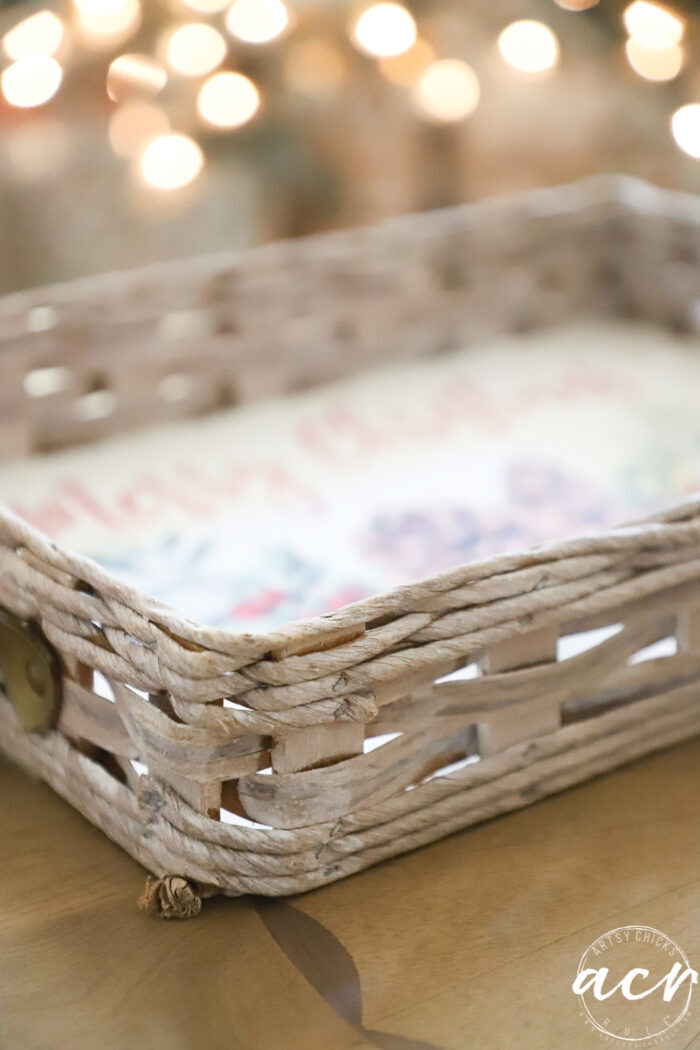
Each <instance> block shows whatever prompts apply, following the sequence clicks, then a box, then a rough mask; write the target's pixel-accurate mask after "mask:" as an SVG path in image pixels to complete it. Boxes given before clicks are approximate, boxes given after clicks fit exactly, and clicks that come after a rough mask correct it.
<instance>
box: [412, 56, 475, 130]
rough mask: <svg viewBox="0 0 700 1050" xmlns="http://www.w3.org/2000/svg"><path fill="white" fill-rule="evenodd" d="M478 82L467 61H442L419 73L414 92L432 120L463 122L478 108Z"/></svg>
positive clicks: (448, 59) (417, 101) (421, 106)
mask: <svg viewBox="0 0 700 1050" xmlns="http://www.w3.org/2000/svg"><path fill="white" fill-rule="evenodd" d="M480 94H481V92H480V89H479V80H478V78H477V75H476V73H475V72H474V70H473V69H472V68H471V66H468V65H467V64H466V62H460V61H459V60H458V59H456V58H444V59H442V60H441V61H439V62H433V64H432V65H430V66H428V68H427V69H426V70H424V72H423V73H422V74H421V76H420V78H419V80H418V83H417V85H416V89H415V100H416V103H417V104H418V106H419V107H420V109H421V110H422V111H423V113H425V114H426V115H427V116H428V117H431V118H432V119H433V120H439V121H444V122H450V121H454V120H464V118H465V117H468V116H469V115H470V114H471V113H473V112H474V110H475V109H476V107H477V106H478V105H479V97H480Z"/></svg>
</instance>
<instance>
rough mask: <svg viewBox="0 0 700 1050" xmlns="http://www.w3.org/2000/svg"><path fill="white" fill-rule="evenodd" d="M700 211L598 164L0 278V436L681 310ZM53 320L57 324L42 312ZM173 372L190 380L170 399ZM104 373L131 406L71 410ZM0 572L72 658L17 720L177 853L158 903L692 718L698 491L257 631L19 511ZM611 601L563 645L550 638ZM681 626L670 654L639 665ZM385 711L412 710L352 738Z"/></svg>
mask: <svg viewBox="0 0 700 1050" xmlns="http://www.w3.org/2000/svg"><path fill="white" fill-rule="evenodd" d="M699 218H700V216H699V215H698V209H697V206H696V205H695V203H694V202H693V201H689V200H688V199H685V198H681V197H677V196H675V195H672V194H667V193H663V192H661V191H654V190H651V189H650V188H648V187H644V186H641V185H640V184H637V183H628V182H625V181H610V182H600V181H597V180H594V181H591V182H589V183H584V184H582V185H580V186H578V187H569V188H564V189H561V190H547V191H538V192H537V193H534V194H529V195H524V196H521V197H519V198H516V199H511V200H507V201H496V202H490V203H488V204H485V205H478V206H466V207H463V208H458V209H455V210H450V211H447V212H443V213H438V214H436V215H427V216H420V217H411V218H408V219H402V220H394V221H391V222H388V223H385V224H383V225H382V226H379V227H377V228H375V229H373V230H366V231H365V230H363V231H354V232H350V233H342V234H333V235H328V236H325V237H321V238H314V239H310V240H308V241H304V242H299V243H296V244H291V245H280V246H278V245H275V246H269V247H265V248H261V249H258V250H256V251H254V252H251V253H249V255H246V256H240V257H226V258H214V259H207V260H199V261H197V262H195V263H188V264H181V265H179V266H173V265H168V266H163V267H155V268H150V269H149V270H148V271H146V272H143V273H140V274H128V275H115V276H112V277H109V278H99V279H90V280H89V281H82V282H75V283H74V284H72V285H66V286H63V287H59V288H56V289H51V290H48V291H47V290H43V291H40V292H31V293H22V294H21V295H15V296H12V297H9V298H8V299H6V300H5V301H4V302H3V303H0V369H2V370H3V377H4V381H3V383H2V385H0V389H1V390H2V393H1V394H0V402H1V401H2V400H3V399H6V400H7V411H6V412H5V411H3V414H2V423H0V436H3V437H6V438H7V440H6V441H5V447H6V448H9V447H10V446H12V447H13V448H14V449H15V450H19V451H23V452H31V451H32V450H35V449H46V448H55V447H60V446H61V445H64V444H66V443H71V442H74V441H76V440H91V439H92V438H95V437H99V436H102V435H103V434H108V433H114V432H116V431H119V430H124V429H128V428H129V427H131V426H133V425H135V424H136V423H138V422H143V421H145V420H146V419H148V420H153V419H154V418H158V419H164V418H176V417H177V416H179V415H188V414H192V413H194V412H201V411H204V410H208V409H212V408H215V407H217V406H220V405H221V404H222V403H225V402H226V401H227V400H231V399H232V398H233V397H235V398H236V399H243V400H245V399H248V398H251V397H256V396H259V395H266V394H270V393H280V392H284V391H290V390H294V389H298V388H300V387H301V386H304V385H307V384H309V383H314V382H318V381H321V380H323V379H326V378H331V377H337V376H338V375H340V374H347V373H348V372H350V371H355V370H358V369H360V368H362V367H364V366H365V365H367V364H369V363H374V362H376V360H377V359H378V358H381V359H382V360H387V359H405V358H407V357H414V356H418V355H419V354H420V353H425V352H430V351H435V350H444V349H447V348H449V347H451V346H454V345H457V344H458V343H464V342H465V341H466V342H468V341H470V340H483V339H484V338H487V337H488V336H490V335H496V334H499V333H501V332H504V331H507V330H512V329H513V328H518V329H522V328H523V327H528V328H529V327H537V326H541V325H545V324H549V323H552V322H556V321H558V320H563V319H565V318H569V317H571V316H575V315H576V314H580V313H581V312H584V311H585V312H588V313H591V312H594V313H595V312H597V313H610V312H615V313H617V314H619V313H624V314H626V315H630V316H634V317H635V318H640V317H644V318H648V319H649V320H653V321H655V322H657V323H659V324H662V325H666V326H669V325H670V326H673V327H674V328H675V329H678V328H683V329H689V328H690V327H691V326H692V324H693V323H694V314H693V310H694V304H695V303H696V302H697V301H698V300H700V265H698V261H699V260H700V221H699ZM176 304H177V309H174V306H175V305H176ZM183 304H184V305H183ZM271 304H272V305H271ZM37 310H39V311H40V312H39V314H38V315H37V313H36V311H37ZM47 311H48V312H47ZM165 316H170V317H171V322H170V327H168V325H163V323H162V322H163V317H165ZM37 317H38V318H39V319H40V320H41V318H43V319H44V320H46V318H49V320H52V319H53V321H54V323H53V324H52V326H51V327H47V326H46V325H43V330H42V331H40V332H34V333H32V334H30V335H27V332H26V328H27V324H28V321H27V319H28V318H29V319H30V320H31V318H34V321H33V322H31V324H32V325H33V327H34V328H37V327H39V328H41V327H42V324H43V322H42V324H38V323H37ZM173 317H174V318H176V319H178V318H179V320H177V323H176V321H174V320H172V318H173ZM178 325H179V326H180V327H179V328H178ZM196 325H200V326H201V328H200V330H199V331H200V336H199V337H198V339H197V340H196V341H195V344H196V351H193V350H192V346H193V345H195V344H193V342H192V332H193V331H194V327H196ZM188 326H190V327H189V329H188ZM193 326H194V327H193ZM30 327H31V325H30ZM173 331H175V336H173ZM76 333H78V334H77V335H76ZM183 333H184V334H183ZM188 333H189V335H188ZM320 342H322V343H323V345H324V346H325V345H327V346H328V347H329V351H328V353H327V354H326V355H320V354H319V353H318V345H319V343H320ZM117 346H119V347H120V348H121V349H123V353H121V352H120V353H116V352H115V347H117ZM304 347H307V348H308V349H307V350H306V351H304V350H303V348H304ZM56 365H60V366H61V367H65V369H66V370H67V371H68V373H69V374H70V381H69V382H68V384H67V386H66V387H65V389H63V390H62V391H61V392H59V393H58V394H57V395H56V396H55V398H52V404H51V406H50V411H47V412H41V413H39V412H37V410H36V406H35V405H33V404H31V402H30V399H27V398H26V397H23V395H22V392H21V381H22V378H23V377H24V376H26V374H27V373H28V372H29V371H31V370H33V369H37V368H45V367H55V366H56ZM142 365H143V368H145V369H146V374H147V376H148V377H150V381H144V380H143V374H144V373H143V370H142ZM185 372H186V373H188V374H189V375H190V377H191V380H192V383H191V386H190V388H189V390H190V395H191V396H190V397H189V399H188V398H184V399H182V400H180V401H177V402H175V403H172V402H168V401H163V400H162V399H159V395H158V382H159V381H160V380H162V379H163V378H165V377H167V376H171V375H174V374H178V375H180V374H183V373H185ZM96 377H97V378H96ZM136 377H138V381H137V380H136ZM97 380H99V383H98V382H97ZM103 388H104V389H107V390H109V391H112V392H113V393H114V395H115V402H114V403H115V406H116V407H115V410H114V411H112V412H111V413H110V414H108V415H107V416H105V417H103V418H99V419H93V420H86V419H85V418H82V419H80V418H77V417H76V414H75V405H76V402H77V401H79V400H80V399H81V398H83V397H85V396H86V395H89V394H90V393H94V392H96V391H97V390H99V389H103ZM0 584H1V594H2V597H1V599H0V601H1V604H2V605H3V606H4V607H5V608H7V609H8V610H10V611H11V612H12V613H14V614H15V615H17V616H20V617H22V618H25V619H29V620H34V621H37V622H38V623H39V624H40V625H41V627H42V630H43V632H44V634H45V635H46V637H47V638H48V640H49V642H50V643H51V644H52V645H53V646H54V647H55V649H56V650H57V652H58V653H59V654H60V658H61V666H62V678H63V690H62V692H63V698H62V706H61V710H60V715H59V721H58V725H57V726H56V728H55V729H53V730H51V731H49V732H47V733H43V734H27V733H23V732H22V731H21V730H20V728H19V726H18V723H17V721H16V718H15V715H14V712H13V709H12V708H11V706H10V705H9V703H8V702H7V701H6V700H4V699H0V744H1V745H2V747H3V749H4V750H6V751H7V753H8V754H9V755H11V756H12V757H14V758H15V759H16V760H17V761H19V762H21V763H22V764H24V765H25V766H27V767H28V768H29V769H31V770H33V771H34V772H36V773H38V774H39V775H40V776H42V777H43V778H44V779H45V780H46V781H47V782H48V783H49V784H51V786H52V787H54V788H55V790H57V791H58V792H59V793H60V794H62V795H63V796H64V797H65V798H66V799H67V800H68V801H69V802H71V803H72V804H73V805H74V806H75V807H76V808H77V809H79V810H80V811H81V812H82V813H83V814H84V815H85V816H86V817H87V818H88V819H89V820H91V821H93V823H95V824H97V825H98V826H99V827H101V828H103V830H104V831H105V832H106V833H107V834H108V835H109V836H110V837H111V838H112V839H114V840H115V841H116V842H118V843H119V844H120V845H122V846H123V847H124V848H125V849H126V850H128V851H129V852H130V853H131V854H132V855H133V856H134V857H135V858H136V859H137V860H139V861H140V862H141V863H142V864H143V865H144V866H145V867H146V868H148V870H149V871H151V872H153V873H154V874H156V875H157V876H160V877H162V878H163V879H165V877H167V876H178V877H180V878H178V879H176V880H175V882H172V880H171V882H167V881H163V882H161V883H159V884H158V886H157V887H156V889H155V890H154V891H153V892H152V893H151V894H150V896H149V898H148V900H149V907H155V908H156V910H158V908H160V910H161V911H162V912H164V913H165V912H167V913H168V914H177V911H178V907H180V908H181V911H182V914H185V913H186V914H196V913H197V911H198V908H199V906H198V904H197V903H196V901H197V900H198V899H199V897H202V896H208V895H211V894H212V893H216V892H221V893H226V894H230V895H236V894H242V893H249V892H254V893H261V894H269V895H276V894H287V893H294V892H299V891H303V890H306V889H310V888H313V887H315V886H318V885H321V884H323V883H326V882H330V881H333V880H334V879H338V878H341V877H342V876H344V875H347V874H350V873H352V872H355V871H358V870H360V869H362V868H365V867H367V866H369V865H371V864H374V863H376V862H378V861H380V860H383V859H385V858H387V857H390V856H392V855H394V854H397V853H400V852H403V851H405V850H408V849H411V848H414V847H416V846H419V845H422V844H424V843H426V842H429V841H432V840H434V839H437V838H439V837H441V836H443V835H445V834H448V833H449V832H451V831H454V830H456V829H458V828H461V827H465V826H467V825H469V824H472V823H474V822H476V821H479V820H483V819H486V818H488V817H491V816H493V815H495V814H497V813H501V812H504V811H506V810H510V809H514V808H517V807H519V806H523V805H526V804H529V803H530V802H532V801H534V800H536V799H538V798H541V797H543V796H546V795H548V794H550V793H552V792H554V791H558V790H560V789H562V788H564V787H566V786H568V785H570V784H573V783H576V782H578V781H581V780H584V779H586V778H587V777H590V776H592V775H595V774H597V773H599V772H602V771H604V770H606V769H610V768H612V767H613V766H616V765H618V764H619V763H621V762H624V761H628V760H630V759H632V758H635V757H637V756H639V755H642V754H644V753H646V752H648V751H651V750H653V749H655V748H659V747H664V746H667V745H669V744H671V743H674V742H675V741H678V740H681V739H683V738H685V737H687V736H690V735H693V734H694V733H697V732H699V731H700V706H699V705H698V704H697V692H698V687H699V685H700V502H688V503H686V504H684V505H682V506H681V507H679V508H676V509H675V510H671V511H668V512H666V513H664V514H659V515H657V516H656V517H655V518H654V519H653V520H649V521H645V522H641V523H637V524H635V525H634V526H626V527H622V528H619V529H615V530H611V531H610V532H607V533H605V534H600V535H594V536H586V537H582V538H576V539H573V540H566V541H563V542H559V543H553V544H550V545H547V546H544V547H540V548H537V549H535V550H533V551H528V552H524V553H520V554H509V555H504V556H499V557H494V558H489V559H487V560H484V561H481V562H477V563H472V564H468V565H465V566H460V567H457V568H455V569H453V570H451V571H449V572H446V573H443V574H441V575H439V576H436V577H434V578H431V579H428V580H423V581H420V582H418V583H415V584H409V585H407V586H404V587H401V588H399V589H396V590H394V591H391V592H389V593H386V594H381V595H378V596H376V597H372V598H369V599H366V600H363V601H361V602H358V603H355V604H354V605H352V606H348V607H346V608H344V609H341V610H339V611H337V612H334V613H331V614H328V615H326V616H323V617H320V618H318V619H314V620H309V621H303V622H297V623H293V624H290V625H288V626H286V627H284V628H281V629H280V630H278V631H274V632H271V633H269V634H266V635H259V636H257V635H256V636H254V635H235V634H232V633H230V632H228V631H225V630H220V629H211V628H206V627H201V626H199V625H197V624H195V623H193V622H192V621H190V620H188V619H186V618H184V617H183V616H181V615H178V614H176V613H174V612H172V611H171V610H169V609H167V608H165V607H163V606H162V605H160V604H158V603H156V602H154V601H153V600H151V599H149V598H147V597H146V596H145V595H143V594H141V593H139V592H138V591H136V590H134V589H133V588H131V587H128V586H126V585H123V584H121V583H120V582H119V581H118V580H116V579H115V578H114V577H113V576H111V575H110V574H109V573H107V572H105V571H104V570H102V569H100V568H99V567H98V566H97V565H95V564H94V563H93V562H91V561H89V560H88V559H84V558H81V557H78V556H77V555H74V554H71V553H69V552H66V551H63V550H61V549H59V548H58V547H57V546H56V545H55V544H53V543H52V542H50V541H49V540H48V539H46V538H45V537H44V536H42V535H41V534H40V533H38V532H37V531H36V530H34V529H32V528H31V527H30V526H28V525H27V524H25V523H24V522H22V521H21V520H20V519H18V518H17V517H16V516H14V515H13V514H11V513H10V512H9V511H8V512H0ZM613 625H615V626H616V627H617V628H618V629H617V631H616V633H614V634H610V636H609V637H607V638H606V640H604V641H602V642H600V643H599V644H598V645H596V646H595V647H594V648H591V649H590V650H588V651H584V652H581V653H580V654H579V655H576V656H573V657H571V658H570V659H565V660H562V659H558V641H559V639H560V638H562V637H566V636H567V635H571V634H573V633H578V632H583V631H591V630H594V629H597V628H603V627H606V626H607V627H612V626H613ZM669 637H672V638H675V640H676V646H677V651H676V653H675V655H673V656H670V657H666V658H664V659H649V660H643V661H641V662H635V661H634V659H633V658H634V656H635V654H638V653H640V652H641V651H642V650H644V649H645V648H646V647H648V646H650V645H652V644H653V643H655V642H657V641H659V640H662V639H666V638H669ZM95 672H99V673H100V676H102V679H103V680H104V679H106V681H107V683H108V685H109V691H110V693H111V696H110V698H109V699H107V698H106V697H105V696H104V695H99V694H98V691H96V678H95ZM460 672H461V673H460ZM445 679H446V680H445ZM104 691H105V690H104V688H103V689H102V690H101V692H103V693H104ZM384 734H399V735H397V736H394V738H393V739H390V740H389V741H388V742H385V743H382V744H381V746H377V747H376V748H375V749H372V750H368V751H367V752H366V753H363V745H364V744H365V741H366V740H367V739H369V738H372V737H378V736H381V735H384ZM477 756H478V757H479V759H480V760H479V761H478V762H476V761H474V760H475V758H476V757H477ZM469 760H471V761H469ZM134 762H135V763H137V767H136V768H139V769H140V770H141V772H137V771H136V768H135V767H134V765H133V763H134ZM139 764H141V765H140V766H139ZM143 766H145V767H147V772H146V773H144V772H143ZM270 769H271V772H262V771H263V770H270ZM222 809H223V810H226V811H228V812H230V813H234V814H239V815H240V816H241V817H245V818H246V820H245V821H240V822H238V823H227V822H225V821H223V820H221V819H220V816H221V811H222ZM253 822H256V823H257V824H258V825H265V826H263V827H260V826H256V823H253ZM183 879H185V880H189V882H190V883H191V884H192V886H193V887H194V888H193V890H192V894H194V897H193V898H192V899H190V897H188V896H187V892H186V886H185V888H184V889H183V885H181V884H182V882H183ZM193 900H194V903H193ZM154 901H156V905H153V902H154ZM183 901H184V903H182V902H183ZM157 902H166V903H164V904H162V905H159V904H158V903H157Z"/></svg>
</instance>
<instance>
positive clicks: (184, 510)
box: [0, 322, 700, 632]
mask: <svg viewBox="0 0 700 1050" xmlns="http://www.w3.org/2000/svg"><path fill="white" fill-rule="evenodd" d="M697 488H700V346H699V345H698V344H697V343H691V342H689V341H688V340H681V339H679V338H676V337H674V336H672V335H669V334H667V333H660V332H657V331H655V330H653V329H648V328H642V327H631V326H625V325H620V324H615V323H613V322H610V323H602V322H601V323H596V324H593V323H591V324H580V325H576V326H569V327H567V328H563V329H558V330H552V331H548V332H544V333H537V334H532V335H530V336H527V337H518V338H516V337H513V338H512V339H510V340H502V341H500V342H499V343H497V344H494V345H493V346H489V347H483V348H478V349H473V348H472V349H465V350H463V351H460V352H457V353H454V354H451V355H449V356H447V355H446V356H444V357H441V358H435V359H428V360H426V361H424V362H420V363H411V364H404V365H396V366H391V367H385V368H382V369H381V370H378V371H377V372H376V373H374V374H372V375H368V376H364V377H361V378H358V379H352V380H347V381H344V382H343V383H339V384H335V385H333V386H332V387H329V388H324V389H322V390H318V391H314V392H311V393H310V394H305V395H301V396H297V397H295V398H292V399H289V400H287V401H274V402H267V403H264V404H260V405H251V406H244V407H242V408H240V409H237V410H232V411H230V412H227V413H225V414H221V415H218V416H212V417H209V418H208V419H205V420H200V421H196V422H188V423H185V424H182V425H180V426H178V427H172V426H168V427H159V428H157V429H154V430H151V431H143V432H141V433H140V434H138V435H131V436H128V437H126V438H119V439H114V440H111V441H108V442H104V443H102V444H100V445H96V446H93V447H90V448H84V449H80V450H78V451H68V452H62V453H58V454H55V455H53V456H50V457H44V458H37V459H34V460H32V461H30V462H29V463H27V462H23V463H14V464H7V465H5V466H4V467H2V468H1V469H0V498H1V499H2V501H3V502H4V503H6V504H9V505H10V506H11V507H13V508H14V509H15V510H16V511H17V512H18V513H20V514H22V515H23V516H24V517H26V518H27V519H28V520H29V521H30V522H32V523H33V524H35V525H37V526H38V527H40V528H42V529H43V530H44V531H45V532H47V533H48V534H49V535H51V536H52V537H54V538H55V539H57V540H58V541H59V542H61V543H62V544H64V545H66V546H71V547H73V548H74V549H79V550H81V551H82V552H83V553H86V554H89V555H91V556H92V557H95V558H96V559H97V560H99V561H100V562H102V563H103V564H104V565H105V566H107V567H108V568H110V569H111V570H112V571H114V572H115V573H117V574H118V575H119V576H121V577H123V578H124V579H126V580H128V581H129V582H132V583H134V584H136V585H138V586H139V587H141V588H142V589H143V590H146V591H147V592H149V593H151V594H153V595H154V596H156V597H158V598H159V599H160V600H162V601H165V602H166V603H168V604H169V605H172V606H174V607H176V608H177V609H179V610H180V611H181V612H183V613H185V614H186V615H188V616H189V617H191V618H192V619H197V620H199V621H202V622H206V623H208V624H211V625H214V626H228V627H231V628H233V629H236V630H249V631H255V632H258V631H264V630H267V629H269V628H271V627H274V626H277V625H279V624H281V623H284V622H285V621H287V620H290V619H294V618H297V617H304V616H311V615H316V614H318V613H321V612H326V611H328V610H330V609H332V608H336V607H338V606H340V605H344V604H346V603H348V602H352V601H355V600H357V599H359V598H362V597H364V596H366V595H368V594H372V593H375V592H377V591H381V590H384V589H387V588H389V587H392V586H395V585H397V584H400V583H407V582H409V581H411V580H414V579H416V578H418V577H421V576H425V575H428V574H431V573H434V572H438V571H440V570H443V569H447V568H450V567H451V566H453V565H456V564H458V563H460V562H464V561H468V560H470V559H472V558H478V557H482V556H484V555H487V554H494V553H497V552H499V551H506V550H515V549H518V548H523V547H527V546H532V545H533V544H537V543H540V542H543V541H546V540H551V539H556V538H559V537H561V536H563V535H565V534H567V533H572V532H580V531H589V530H594V529H598V528H602V527H606V526H609V525H612V524H615V523H616V522H619V521H622V520H625V519H626V518H631V517H634V516H635V515H639V514H643V513H646V512H648V511H651V510H653V509H654V508H655V507H660V506H663V505H665V504H668V503H673V502H674V501H677V500H679V499H681V498H683V497H684V496H686V495H689V494H690V493H691V492H692V491H694V490H696V489H697Z"/></svg>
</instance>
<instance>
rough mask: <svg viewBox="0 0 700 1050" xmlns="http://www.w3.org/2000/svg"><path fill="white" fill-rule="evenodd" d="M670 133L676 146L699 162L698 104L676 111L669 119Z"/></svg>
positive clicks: (699, 108)
mask: <svg viewBox="0 0 700 1050" xmlns="http://www.w3.org/2000/svg"><path fill="white" fill-rule="evenodd" d="M671 131H672V132H673V137H674V139H675V140H676V145H677V146H679V147H680V148H681V149H682V150H683V152H684V153H687V154H688V156H690V157H695V158H696V159H698V160H700V102H694V103H692V104H691V105H689V106H681V108H680V109H677V110H676V112H675V113H674V114H673V116H672V117H671Z"/></svg>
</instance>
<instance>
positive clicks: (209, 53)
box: [165, 22, 226, 77]
mask: <svg viewBox="0 0 700 1050" xmlns="http://www.w3.org/2000/svg"><path fill="white" fill-rule="evenodd" d="M225 55H226V41H225V40H224V38H223V37H222V35H221V33H219V32H218V31H217V30H216V29H214V27H213V26H210V25H207V24H206V22H188V23H187V24H186V25H182V26H178V27H177V29H175V30H173V31H172V32H171V33H169V34H168V35H167V37H166V44H165V57H166V61H167V63H168V65H169V66H170V67H171V69H174V70H175V71H176V72H177V73H182V75H183V76H186V77H201V76H203V75H204V74H205V73H211V71H212V69H216V67H217V66H218V65H219V64H220V63H221V62H222V61H223V59H224V56H225Z"/></svg>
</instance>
